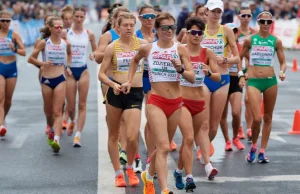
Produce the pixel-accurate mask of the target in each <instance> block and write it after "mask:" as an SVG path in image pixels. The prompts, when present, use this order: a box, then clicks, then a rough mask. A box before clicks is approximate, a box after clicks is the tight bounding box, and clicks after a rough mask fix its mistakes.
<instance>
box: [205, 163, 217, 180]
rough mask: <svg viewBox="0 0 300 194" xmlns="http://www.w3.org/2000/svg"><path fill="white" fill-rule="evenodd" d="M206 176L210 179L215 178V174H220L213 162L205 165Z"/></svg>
mask: <svg viewBox="0 0 300 194" xmlns="http://www.w3.org/2000/svg"><path fill="white" fill-rule="evenodd" d="M205 172H206V176H207V178H208V179H209V180H213V179H214V178H215V176H216V175H217V174H218V170H217V169H216V168H214V167H213V166H212V165H211V163H208V164H206V165H205Z"/></svg>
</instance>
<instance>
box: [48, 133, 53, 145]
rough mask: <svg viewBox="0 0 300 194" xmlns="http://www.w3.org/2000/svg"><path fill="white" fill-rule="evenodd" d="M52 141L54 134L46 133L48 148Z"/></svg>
mask: <svg viewBox="0 0 300 194" xmlns="http://www.w3.org/2000/svg"><path fill="white" fill-rule="evenodd" d="M53 140H54V132H49V133H48V137H47V141H48V144H49V145H50V146H51V145H52V143H53Z"/></svg>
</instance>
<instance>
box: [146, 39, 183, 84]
mask: <svg viewBox="0 0 300 194" xmlns="http://www.w3.org/2000/svg"><path fill="white" fill-rule="evenodd" d="M173 58H179V54H178V43H175V42H174V44H173V46H172V47H171V48H167V49H163V48H160V47H158V45H157V42H153V43H152V49H151V51H150V54H149V56H148V58H147V60H148V64H149V67H148V69H149V79H150V82H177V81H179V79H180V78H179V74H178V73H177V71H176V69H175V68H174V66H173V64H172V62H171V61H170V60H171V59H173Z"/></svg>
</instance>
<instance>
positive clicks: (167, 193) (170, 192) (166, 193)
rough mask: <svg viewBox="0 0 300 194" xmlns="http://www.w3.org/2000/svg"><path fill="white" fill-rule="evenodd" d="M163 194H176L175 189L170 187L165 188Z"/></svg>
mask: <svg viewBox="0 0 300 194" xmlns="http://www.w3.org/2000/svg"><path fill="white" fill-rule="evenodd" d="M162 194H174V193H173V191H170V190H169V189H167V190H163V192H162Z"/></svg>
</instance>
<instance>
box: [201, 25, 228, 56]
mask: <svg viewBox="0 0 300 194" xmlns="http://www.w3.org/2000/svg"><path fill="white" fill-rule="evenodd" d="M201 46H202V47H204V48H210V49H212V50H213V51H214V53H215V54H216V55H219V56H222V57H228V53H229V49H228V43H227V39H226V38H225V35H224V26H223V25H220V27H219V30H218V32H217V33H216V34H215V35H212V36H211V35H209V34H208V33H207V24H206V26H205V31H204V35H203V40H202V42H201Z"/></svg>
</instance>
